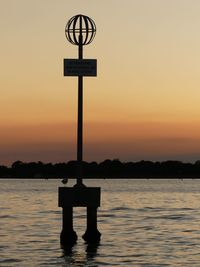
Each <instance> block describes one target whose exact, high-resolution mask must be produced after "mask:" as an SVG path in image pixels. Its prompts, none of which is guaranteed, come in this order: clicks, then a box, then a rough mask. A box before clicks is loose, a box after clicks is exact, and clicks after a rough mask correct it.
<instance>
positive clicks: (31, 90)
mask: <svg viewBox="0 0 200 267" xmlns="http://www.w3.org/2000/svg"><path fill="white" fill-rule="evenodd" d="M199 11H200V2H199V1H197V0H190V1H189V0H174V1H172V0H163V1H160V0H125V1H123V2H122V1H118V0H115V1H114V0H109V1H105V0H104V1H101V2H100V1H97V0H95V1H92V2H91V1H89V0H85V1H84V2H83V1H81V0H75V1H64V0H60V1H59V2H55V1H53V0H48V1H47V0H43V1H39V0H36V1H32V0H29V1H27V0H26V1H25V0H18V1H11V0H8V1H6V0H3V1H1V3H0V29H1V49H0V57H1V79H0V88H1V97H0V107H1V112H0V120H1V125H0V147H1V148H2V149H1V152H0V164H1V162H11V161H13V160H15V159H16V160H17V159H20V158H22V159H23V160H24V159H26V160H27V161H29V160H32V159H34V160H37V158H38V160H43V161H48V160H51V161H56V160H60V161H61V160H63V161H65V160H66V161H67V160H70V159H72V158H73V159H74V158H75V156H76V155H75V154H76V153H75V150H76V147H75V143H76V119H77V79H76V78H69V77H67V78H66V77H63V65H62V64H63V58H76V57H77V47H75V46H72V45H70V44H69V43H67V41H66V39H65V36H64V27H65V23H66V22H67V20H68V19H69V18H70V17H72V16H73V15H75V14H78V13H82V14H86V15H88V16H91V17H92V18H93V20H94V21H95V23H96V25H97V34H96V37H95V39H94V41H93V43H92V44H91V45H89V46H87V47H85V48H84V57H85V58H97V61H98V76H97V77H96V78H85V79H84V122H85V132H84V138H85V139H84V140H85V158H86V159H90V160H92V159H93V160H101V159H103V157H105V158H107V157H111V158H120V159H122V160H131V159H133V160H135V159H138V160H139V159H143V158H145V159H147V158H148V159H150V160H151V159H159V158H160V159H164V158H166V159H167V158H169V157H171V158H177V159H183V160H188V161H194V160H197V159H199V158H200V148H199V139H200V131H199V128H200V108H199V106H200V105H199V102H200V90H199V88H200V78H199V73H200V49H199V47H200V34H199V26H200V17H199ZM65 138H66V139H65ZM156 140H157V147H156V148H155V144H156ZM62 144H63V146H62ZM123 144H124V145H123ZM34 145H35V149H36V147H37V149H38V150H37V153H36V152H34V153H32V152H31V151H32V150H31V149H32V147H33V146H34ZM43 146H44V147H45V149H43V150H42V151H40V148H41V147H43ZM56 147H57V148H56ZM60 147H63V150H62V149H60ZM103 148H104V149H105V153H104V152H103ZM64 149H66V150H67V151H66V155H65V152H64V151H65V150H64ZM20 150H23V153H22V154H23V155H22V154H20ZM48 151H54V155H51V156H50V155H49V152H48Z"/></svg>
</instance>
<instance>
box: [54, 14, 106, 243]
mask: <svg viewBox="0 0 200 267" xmlns="http://www.w3.org/2000/svg"><path fill="white" fill-rule="evenodd" d="M95 33H96V26H95V23H94V21H93V20H92V19H91V18H89V17H87V16H84V15H76V16H74V17H72V18H71V19H70V20H69V21H68V23H67V25H66V28H65V35H66V38H67V40H68V41H69V42H70V43H71V44H73V45H77V46H78V59H64V76H78V125H77V170H76V176H77V182H76V184H75V186H74V187H71V188H70V187H60V188H59V207H62V208H63V224H62V232H61V235H60V241H61V244H62V245H64V246H65V245H72V244H74V243H76V241H77V234H76V232H75V231H74V229H73V207H87V229H86V232H85V234H84V235H83V239H84V240H85V241H86V242H88V243H97V242H99V241H100V236H101V234H100V232H99V231H98V229H97V208H98V207H99V206H100V193H101V192H100V188H99V187H96V188H94V187H90V188H88V187H86V186H85V185H84V184H83V170H82V169H83V76H96V60H94V59H83V46H84V45H88V44H90V43H91V42H92V40H93V39H94V36H95Z"/></svg>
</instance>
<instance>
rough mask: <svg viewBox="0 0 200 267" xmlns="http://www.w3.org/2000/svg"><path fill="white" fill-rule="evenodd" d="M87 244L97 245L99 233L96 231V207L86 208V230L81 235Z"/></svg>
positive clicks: (99, 237)
mask: <svg viewBox="0 0 200 267" xmlns="http://www.w3.org/2000/svg"><path fill="white" fill-rule="evenodd" d="M83 239H84V240H85V241H86V242H87V243H98V242H99V241H100V239H101V233H100V232H99V231H98V229H97V207H87V229H86V232H85V234H84V235H83Z"/></svg>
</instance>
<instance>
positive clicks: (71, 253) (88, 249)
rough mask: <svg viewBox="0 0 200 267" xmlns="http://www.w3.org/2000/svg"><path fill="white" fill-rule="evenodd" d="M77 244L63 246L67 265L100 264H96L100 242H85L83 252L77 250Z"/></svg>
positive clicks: (63, 255)
mask: <svg viewBox="0 0 200 267" xmlns="http://www.w3.org/2000/svg"><path fill="white" fill-rule="evenodd" d="M76 246H77V245H74V246H68V247H67V246H66V247H64V248H63V247H62V252H63V254H62V257H63V258H64V260H65V264H66V266H98V265H95V258H96V255H97V250H98V247H99V244H96V245H95V244H90V245H88V244H84V245H83V249H84V250H83V253H82V254H80V253H78V252H77V249H76Z"/></svg>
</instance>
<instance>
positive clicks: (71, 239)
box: [60, 230, 78, 246]
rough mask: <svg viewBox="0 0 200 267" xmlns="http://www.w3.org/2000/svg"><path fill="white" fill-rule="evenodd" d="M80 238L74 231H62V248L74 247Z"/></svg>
mask: <svg viewBox="0 0 200 267" xmlns="http://www.w3.org/2000/svg"><path fill="white" fill-rule="evenodd" d="M77 239H78V237H77V234H76V232H75V231H74V230H71V231H62V232H61V234H60V243H61V245H62V246H73V245H74V244H76V241H77Z"/></svg>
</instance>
